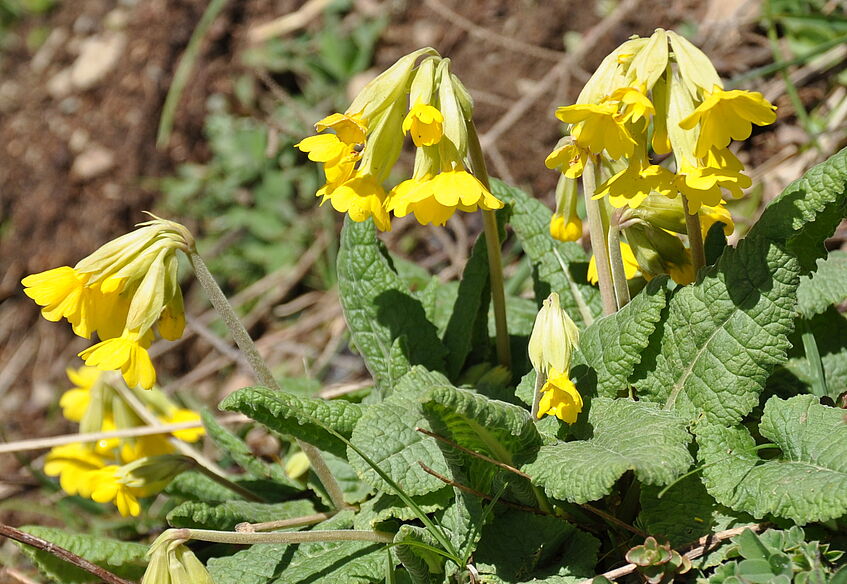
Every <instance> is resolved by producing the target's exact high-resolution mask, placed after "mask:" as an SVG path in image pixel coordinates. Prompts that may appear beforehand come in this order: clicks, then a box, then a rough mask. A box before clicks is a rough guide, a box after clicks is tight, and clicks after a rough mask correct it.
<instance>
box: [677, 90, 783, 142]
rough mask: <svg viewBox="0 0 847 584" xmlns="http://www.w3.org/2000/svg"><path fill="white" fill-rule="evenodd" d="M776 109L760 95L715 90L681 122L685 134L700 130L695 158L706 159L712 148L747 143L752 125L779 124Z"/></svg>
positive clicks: (748, 92)
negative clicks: (734, 141) (731, 142)
mask: <svg viewBox="0 0 847 584" xmlns="http://www.w3.org/2000/svg"><path fill="white" fill-rule="evenodd" d="M775 109H776V106H774V105H772V104H771V103H770V102H769V101H768V100H766V99H765V97H764V96H763V95H762V94H761V93H759V92H757V91H742V90H740V89H733V90H731V91H724V90H723V89H721V88H720V87H714V88H713V90H712V91H711V92H710V93H707V95H706V99H705V100H703V103H701V104H700V105H698V106H697V109H695V110H694V112H693V113H692V114H691V115H690V116H688V117H686V118H685V119H683V120H682V121H680V122H679V126H680V127H681V128H682V129H684V130H691V129H693V128H694V127H695V126H698V125H699V127H700V136H699V138H698V139H697V148H696V150H695V152H694V154H695V156H697V157H698V158H702V157H704V156H706V153H707V152H708V151H709V150H710V149H712V148H718V149H722V148H726V147H727V146H728V145H729V142H730V140H746V139H747V138H749V137H750V133H751V132H752V128H753V126H752V124H756V125H757V126H766V125H768V124H772V123H774V122H775V121H776V113H775V112H774V110H775Z"/></svg>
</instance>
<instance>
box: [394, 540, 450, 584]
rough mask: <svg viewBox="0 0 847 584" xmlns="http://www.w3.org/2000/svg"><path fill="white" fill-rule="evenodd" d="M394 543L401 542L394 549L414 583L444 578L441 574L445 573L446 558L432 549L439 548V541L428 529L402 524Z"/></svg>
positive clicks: (425, 582) (424, 583) (438, 580)
mask: <svg viewBox="0 0 847 584" xmlns="http://www.w3.org/2000/svg"><path fill="white" fill-rule="evenodd" d="M394 543H397V544H399V545H397V546H395V547H394V551H395V553H396V554H397V558H398V559H399V560H400V562H402V564H403V567H404V568H406V571H407V572H408V573H409V576H410V577H411V580H412V582H413V583H414V584H436V583H437V582H441V581H442V580H443V576H440V577H439V575H443V574H444V561H445V558H444V556H443V555H440V554H438V553H436V552H435V551H434V550H433V549H431V548H438V542H437V541H436V540H435V538H433V537H432V536H431V535H430V534H429V532H428V531H427V530H426V529H424V528H422V527H415V526H413V525H401V526H400V529H399V530H398V531H397V534H396V535H395V536H394ZM404 543H405V545H404ZM414 544H417V545H414ZM439 549H440V548H439Z"/></svg>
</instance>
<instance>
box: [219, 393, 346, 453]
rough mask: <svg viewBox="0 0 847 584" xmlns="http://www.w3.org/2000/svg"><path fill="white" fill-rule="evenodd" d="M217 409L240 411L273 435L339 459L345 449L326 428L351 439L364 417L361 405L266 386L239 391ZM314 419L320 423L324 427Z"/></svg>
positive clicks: (228, 397) (227, 398)
mask: <svg viewBox="0 0 847 584" xmlns="http://www.w3.org/2000/svg"><path fill="white" fill-rule="evenodd" d="M218 407H220V409H222V410H230V411H236V412H241V413H242V414H244V415H246V416H249V417H250V418H252V419H254V420H256V421H257V422H260V423H261V424H264V425H265V426H267V427H268V428H270V429H271V430H273V431H274V432H278V433H280V434H286V435H291V436H295V437H297V438H300V439H301V440H303V441H304V442H308V443H309V444H313V445H314V446H317V447H318V448H320V449H321V450H326V451H328V452H331V453H333V454H335V455H337V456H344V455H345V452H346V446H345V445H344V443H343V442H342V441H341V440H339V439H338V438H336V437H335V436H333V435H332V434H330V433H329V432H327V431H326V430H325V429H324V428H332V429H333V430H335V431H336V432H338V433H339V434H341V435H342V436H345V437H347V436H350V435H351V434H352V432H353V427H354V426H355V425H356V422H358V420H359V418H360V417H361V415H362V406H360V405H359V404H355V403H352V402H348V401H344V400H325V399H319V398H304V397H298V396H295V395H292V394H289V393H285V392H282V391H275V390H273V389H268V388H266V387H245V388H243V389H239V390H238V391H236V392H233V393H231V394H230V395H228V396H227V397H226V398H225V399H224V400H223V401H222V402H221V403H220V405H219V406H218ZM315 420H320V421H321V425H318V424H317V423H316V422H315Z"/></svg>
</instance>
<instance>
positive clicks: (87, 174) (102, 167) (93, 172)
mask: <svg viewBox="0 0 847 584" xmlns="http://www.w3.org/2000/svg"><path fill="white" fill-rule="evenodd" d="M114 165H115V154H114V152H112V151H111V150H109V149H107V148H103V147H102V146H98V145H91V146H89V147H88V148H86V149H85V150H83V151H82V152H80V154H79V155H78V156H77V157H76V159H75V160H74V163H73V166H72V167H71V174H72V175H73V176H75V177H76V178H78V179H80V180H83V181H87V180H91V179H93V178H96V177H98V176H100V175H101V174H104V173H106V172H108V171H109V170H110V169H111V168H112V167H113V166H114Z"/></svg>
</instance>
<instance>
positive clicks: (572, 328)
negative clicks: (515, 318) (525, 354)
mask: <svg viewBox="0 0 847 584" xmlns="http://www.w3.org/2000/svg"><path fill="white" fill-rule="evenodd" d="M578 343H579V329H578V328H576V325H575V324H574V322H573V320H571V317H570V316H568V313H567V312H566V311H565V310H564V309H563V308H562V307H561V305H560V304H559V295H558V294H556V293H555V292H553V293H552V294H550V296H548V297H547V298H546V299H545V300H544V303H543V305H542V307H541V310H539V311H538V315H537V316H536V317H535V324H534V325H533V327H532V334H531V335H530V337H529V347H528V349H529V360H530V362H531V363H532V366H533V368H534V369H535V370H536V371H537V372H538V374H539V375H543V374H547V372H548V371H550V370H551V369H554V370H557V371H559V372H562V371H565V372H566V371H567V370H568V369H570V366H571V356H572V355H573V350H574V348H575V347H576V345H577V344H578Z"/></svg>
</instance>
